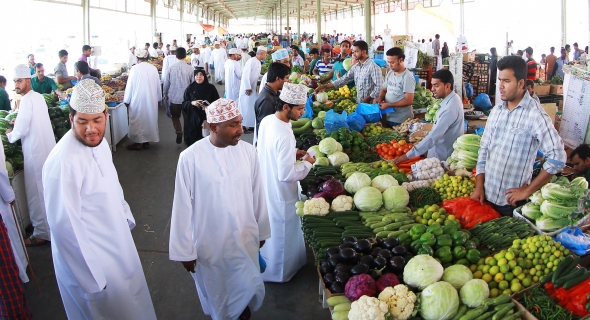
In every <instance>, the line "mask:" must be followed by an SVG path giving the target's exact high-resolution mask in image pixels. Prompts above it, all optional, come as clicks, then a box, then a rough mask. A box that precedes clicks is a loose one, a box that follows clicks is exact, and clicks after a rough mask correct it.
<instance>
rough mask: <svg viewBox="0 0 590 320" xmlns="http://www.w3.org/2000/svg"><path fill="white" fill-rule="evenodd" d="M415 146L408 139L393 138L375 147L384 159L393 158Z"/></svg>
mask: <svg viewBox="0 0 590 320" xmlns="http://www.w3.org/2000/svg"><path fill="white" fill-rule="evenodd" d="M413 147H414V145H412V144H411V143H407V142H406V140H400V141H399V142H398V141H396V140H391V141H390V142H389V143H386V142H384V143H381V144H378V145H377V146H376V147H375V148H376V149H377V153H378V154H379V155H380V156H381V157H382V158H383V159H385V160H392V159H394V158H397V157H400V156H402V155H404V154H406V153H408V151H410V149H412V148H413Z"/></svg>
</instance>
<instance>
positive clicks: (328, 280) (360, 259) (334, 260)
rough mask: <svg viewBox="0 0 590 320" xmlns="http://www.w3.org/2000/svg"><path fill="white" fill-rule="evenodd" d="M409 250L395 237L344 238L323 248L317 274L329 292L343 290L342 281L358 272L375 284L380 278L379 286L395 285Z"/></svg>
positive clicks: (343, 284)
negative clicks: (338, 243)
mask: <svg viewBox="0 0 590 320" xmlns="http://www.w3.org/2000/svg"><path fill="white" fill-rule="evenodd" d="M409 249H410V248H409V246H407V245H401V244H399V243H398V241H397V239H396V238H387V239H385V240H383V239H381V238H370V239H359V240H357V239H356V238H355V237H345V238H344V239H343V240H342V244H341V245H339V246H332V247H329V248H328V249H326V253H325V257H326V258H325V259H322V260H320V264H319V269H320V274H321V275H322V280H323V281H324V285H325V286H326V288H328V289H329V290H330V292H332V293H344V288H345V286H346V282H348V280H349V279H350V277H352V276H354V275H358V274H368V275H370V276H371V277H372V278H373V279H374V280H375V281H377V285H378V287H379V282H380V280H382V281H381V282H382V283H383V287H387V286H391V285H395V284H397V283H399V280H398V279H402V274H403V271H404V267H405V266H406V262H407V261H409V260H410V259H411V258H412V257H413V256H412V254H411V253H410V250H409ZM381 278H383V279H381ZM396 281H397V283H391V282H396Z"/></svg>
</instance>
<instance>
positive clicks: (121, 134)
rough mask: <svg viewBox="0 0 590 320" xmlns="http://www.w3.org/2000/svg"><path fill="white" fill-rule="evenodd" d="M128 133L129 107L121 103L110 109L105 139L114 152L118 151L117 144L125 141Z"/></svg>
mask: <svg viewBox="0 0 590 320" xmlns="http://www.w3.org/2000/svg"><path fill="white" fill-rule="evenodd" d="M128 133H129V116H128V114H127V106H126V105H125V104H124V103H119V104H118V105H116V106H114V107H112V108H111V107H109V125H108V126H107V132H105V137H106V138H107V141H108V142H109V145H110V146H111V150H113V152H115V151H117V143H119V142H120V141H121V140H123V138H125V136H126V135H127V134H128Z"/></svg>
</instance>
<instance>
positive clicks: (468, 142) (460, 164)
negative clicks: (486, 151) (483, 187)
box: [447, 134, 481, 170]
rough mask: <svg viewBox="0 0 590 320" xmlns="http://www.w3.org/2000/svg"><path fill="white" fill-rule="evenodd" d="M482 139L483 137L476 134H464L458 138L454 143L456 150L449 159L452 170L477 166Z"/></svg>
mask: <svg viewBox="0 0 590 320" xmlns="http://www.w3.org/2000/svg"><path fill="white" fill-rule="evenodd" d="M480 141H481V137H480V136H478V135H476V134H464V135H462V136H460V137H459V138H457V141H455V143H453V148H454V149H455V151H453V153H452V154H451V156H450V157H449V158H448V159H447V163H449V165H450V168H451V170H458V169H462V168H465V169H467V170H472V169H473V168H475V165H476V164H477V157H478V151H479V142H480Z"/></svg>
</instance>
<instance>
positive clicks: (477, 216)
mask: <svg viewBox="0 0 590 320" xmlns="http://www.w3.org/2000/svg"><path fill="white" fill-rule="evenodd" d="M443 198H444V197H443ZM442 207H443V208H445V209H446V210H447V212H448V213H450V214H452V215H454V216H455V218H457V220H459V222H460V223H461V227H462V228H465V229H471V228H473V227H475V226H476V225H477V224H478V223H482V222H486V221H490V220H493V219H497V218H500V214H499V213H498V212H497V211H496V210H494V208H493V207H492V206H491V205H490V204H487V203H486V204H481V203H479V201H475V200H471V199H470V198H468V197H462V198H457V199H453V200H445V201H443V204H442Z"/></svg>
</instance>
